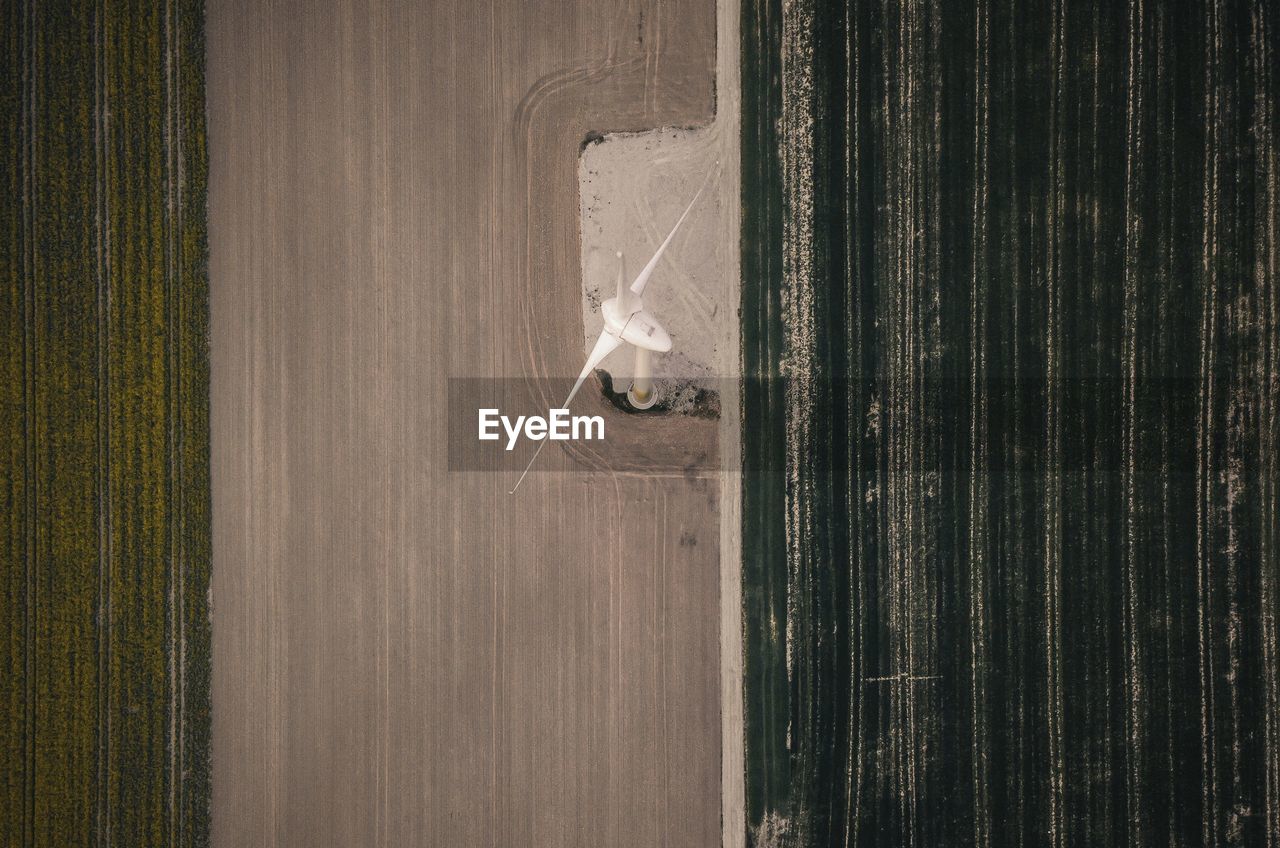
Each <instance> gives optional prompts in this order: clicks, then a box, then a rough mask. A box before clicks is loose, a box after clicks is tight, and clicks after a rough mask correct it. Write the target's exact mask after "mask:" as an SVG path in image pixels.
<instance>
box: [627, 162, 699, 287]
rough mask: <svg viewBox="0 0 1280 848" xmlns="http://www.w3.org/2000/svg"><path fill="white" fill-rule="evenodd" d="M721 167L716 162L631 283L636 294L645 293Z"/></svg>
mask: <svg viewBox="0 0 1280 848" xmlns="http://www.w3.org/2000/svg"><path fill="white" fill-rule="evenodd" d="M719 168H720V163H719V162H716V164H715V165H714V166H713V167H712V168H711V170H710V171H708V172H707V175H706V176H705V177H703V179H702V185H700V186H699V187H698V192H697V193H696V194H695V195H694V196H693V200H690V201H689V205H688V206H686V207H685V210H684V214H682V215H681V216H680V219H679V220H678V221H676V225H675V226H674V227H672V228H671V232H670V233H668V234H667V237H666V239H665V240H664V241H663V242H662V244H661V245H659V246H658V252H657V253H655V254H653V258H652V259H650V260H649V264H647V265H645V266H644V270H642V271H641V272H640V276H638V277H636V278H635V281H634V282H632V283H631V291H632V292H633V293H635V294H636V295H642V294H644V287H645V286H647V285H648V284H649V278H650V277H652V276H653V270H654V269H655V268H657V267H658V262H659V261H660V260H661V259H662V254H663V251H665V250H666V249H667V245H669V244H671V240H672V239H673V238H675V237H676V232H677V231H678V230H679V229H680V225H681V224H683V223H684V219H685V218H688V217H689V213H690V212H692V211H693V205H694V204H695V203H697V202H698V198H699V197H702V192H703V190H704V189H706V187H707V183H708V182H710V181H711V176H712V175H713V174H714V173H715V172H716V171H717V170H718V169H719Z"/></svg>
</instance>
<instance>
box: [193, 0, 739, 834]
mask: <svg viewBox="0 0 1280 848" xmlns="http://www.w3.org/2000/svg"><path fill="white" fill-rule="evenodd" d="M715 43H716V10H715V4H714V2H711V0H698V2H680V3H669V2H667V3H658V2H644V3H630V2H626V3H619V2H599V1H598V0H566V2H556V3H536V4H535V3H523V2H517V0H501V2H496V3H473V2H471V0H443V2H425V0H418V2H408V1H407V0H390V2H353V1H352V0H320V2H310V3H305V4H304V3H260V2H249V0H210V2H209V4H208V88H209V118H210V154H211V181H210V242H211V280H212V299H213V307H212V308H213V314H212V322H213V326H212V347H213V351H212V353H213V398H212V412H213V483H214V580H213V583H214V585H213V610H214V611H213V621H214V680H213V687H214V691H213V702H214V730H213V735H214V744H213V756H214V799H213V818H214V844H215V845H216V846H221V848H232V846H236V848H239V846H256V845H296V846H308V848H312V846H328V845H333V846H354V845H360V846H378V845H413V846H423V845H439V846H470V845H500V846H524V845H532V846H553V845H554V846H567V845H584V846H599V845H610V846H627V845H657V844H669V845H681V846H684V845H697V846H708V845H715V844H718V843H719V841H720V819H721V783H720V781H721V742H720V739H721V723H720V710H721V686H720V673H721V663H720V649H719V644H720V602H721V600H720V571H719V569H720V555H719V551H720V545H721V543H720V538H721V536H720V534H721V526H720V512H721V506H720V501H721V496H720V491H721V490H720V483H719V482H718V481H717V480H716V479H714V478H713V477H706V476H702V477H699V476H698V475H686V476H682V475H680V474H679V473H672V474H659V475H637V474H631V473H627V471H626V468H625V467H622V466H618V467H611V466H610V465H609V463H610V462H611V460H609V459H607V458H606V457H603V456H598V455H589V456H584V457H583V459H584V460H585V461H586V462H587V464H588V465H594V466H595V467H596V468H597V469H598V470H597V471H596V472H595V473H590V474H586V473H545V472H544V473H539V474H534V475H531V476H530V477H529V479H527V480H526V481H525V482H524V484H523V487H522V489H521V490H520V492H519V493H518V494H517V495H516V496H514V497H509V496H508V495H507V493H506V492H507V489H508V488H509V487H510V485H511V484H512V482H513V481H514V474H511V473H485V472H483V471H477V472H470V473H458V472H450V471H449V470H448V467H447V466H448V451H449V449H450V448H449V445H448V444H447V443H446V438H445V419H446V394H447V380H448V378H450V377H514V378H528V380H529V385H530V386H531V387H532V388H533V391H534V392H535V393H536V392H544V388H543V383H542V381H541V379H540V378H541V377H542V376H543V375H554V376H557V377H566V376H573V375H575V374H576V372H577V370H578V368H579V367H580V363H581V361H582V359H581V357H582V354H583V351H582V349H581V341H582V338H583V328H582V326H581V321H582V317H581V306H580V304H581V298H582V291H581V274H580V270H579V268H580V253H579V251H580V248H579V205H578V182H577V180H578V175H577V159H578V155H579V149H580V145H581V143H582V141H583V139H584V138H586V136H587V134H588V133H589V132H606V131H635V130H644V129H648V128H651V127H657V126H692V125H701V124H706V123H708V122H709V121H710V120H711V118H712V115H713V108H714V70H715ZM655 226H656V225H655ZM535 325H537V326H538V327H539V328H540V329H539V330H538V331H537V332H533V331H531V328H532V327H534V326H535ZM583 397H584V400H583V407H582V409H585V410H590V409H592V408H596V407H598V408H601V409H603V407H602V406H600V404H601V401H600V399H599V391H598V390H597V389H594V388H591V387H589V389H588V390H587V391H586V392H584V395H583ZM575 409H576V410H578V409H580V407H579V405H578V404H577V403H576V402H575ZM606 414H607V415H610V416H612V417H611V418H610V426H611V427H614V429H615V430H617V426H623V425H618V424H617V421H616V417H617V415H618V414H619V413H616V412H607V413H606ZM615 425H617V426H615ZM633 425H634V426H633ZM626 426H627V427H630V429H626V427H624V429H626V432H628V433H631V434H632V436H630V437H629V438H634V439H636V440H644V439H647V438H651V437H652V436H653V435H655V434H660V435H661V436H662V443H663V445H664V450H666V451H667V452H668V453H669V456H666V457H665V461H666V463H667V465H669V466H670V467H671V468H674V469H678V468H679V467H680V466H681V463H682V462H684V461H685V459H686V458H687V456H689V455H692V454H695V453H698V452H704V453H705V452H706V451H707V450H712V451H714V450H716V449H717V438H718V437H717V430H716V426H715V424H714V422H711V423H706V422H703V423H687V424H681V425H679V426H672V425H671V424H670V422H666V423H665V425H664V423H663V422H662V421H657V420H650V421H648V422H643V423H640V424H634V419H632V425H626ZM646 428H647V429H646ZM569 462H570V460H569V459H568V458H567V457H566V456H565V455H564V454H563V453H561V452H560V451H558V450H555V449H548V450H546V451H544V452H543V455H542V457H541V458H540V459H539V464H540V467H543V468H545V469H547V470H549V471H550V470H555V469H557V468H564V467H565V466H566V464H567V463H569Z"/></svg>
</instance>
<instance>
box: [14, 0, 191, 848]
mask: <svg viewBox="0 0 1280 848" xmlns="http://www.w3.org/2000/svg"><path fill="white" fill-rule="evenodd" d="M0 14H3V23H0V39H2V40H3V48H2V51H0V52H2V55H0V62H3V67H0V98H3V103H2V104H0V133H2V135H3V150H4V155H3V160H2V167H0V239H2V240H3V245H2V247H0V262H2V263H3V271H2V272H0V369H3V373H2V374H0V428H3V433H4V439H3V442H2V443H0V480H3V486H4V490H3V495H2V497H3V509H0V593H2V597H0V746H2V747H0V844H3V845H5V846H23V845H25V846H36V845H40V846H57V847H58V848H61V846H84V845H108V844H109V845H121V846H125V845H127V846H149V845H174V846H180V845H196V844H204V843H205V842H207V834H208V818H209V816H208V803H209V763H208V750H209V619H208V615H209V610H208V587H209V558H210V552H209V487H208V473H209V472H208V469H209V460H208V451H209V434H208V387H209V373H208V338H207V323H208V320H207V316H208V282H207V271H206V247H205V214H204V206H205V198H204V193H205V179H206V159H205V137H204V134H205V127H204V82H203V45H202V20H201V16H202V7H201V4H199V3H192V2H169V3H164V4H153V3H145V2H132V3H104V2H99V3H96V4H95V3H91V2H84V3H80V2H70V3H67V2H50V3H43V2H42V3H36V2H25V3H23V2H6V3H4V4H3V10H2V12H0Z"/></svg>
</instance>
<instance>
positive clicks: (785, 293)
mask: <svg viewBox="0 0 1280 848" xmlns="http://www.w3.org/2000/svg"><path fill="white" fill-rule="evenodd" d="M1277 26H1280V21H1278V20H1277V10H1276V8H1275V6H1274V4H1271V3H1265V2H1227V1H1226V0H1209V2H1204V3H1160V2H1150V1H1149V0H1130V2H1128V3H1110V2H1101V0H1094V2H1080V3H1076V2H1065V0H1058V2H1052V0H1048V1H1047V2H1032V3H1015V2H1005V0H977V2H973V3H969V2H964V3H950V2H946V3H944V2H941V0H933V2H919V3H916V2H898V0H874V1H873V2H867V3H862V2H858V3H848V4H844V5H841V4H823V3H816V2H813V0H797V2H788V3H786V4H783V3H781V2H776V0H748V2H747V3H746V4H745V7H744V17H743V29H742V38H743V44H742V46H743V86H744V91H743V104H744V114H743V127H744V136H743V144H744V149H743V161H744V173H743V176H744V209H743V216H744V217H743V273H744V279H743V305H742V321H743V324H742V328H743V336H744V351H743V362H744V367H745V369H746V373H747V374H748V376H749V377H750V378H752V381H753V382H752V383H749V384H748V387H747V391H746V393H745V406H744V415H745V420H744V426H743V434H744V450H743V454H744V456H745V457H746V462H745V467H744V472H745V473H744V478H743V480H744V483H743V506H744V523H743V552H744V568H745V572H744V613H745V627H746V632H745V639H746V645H747V657H746V693H745V704H746V722H747V728H746V730H747V740H746V741H747V764H748V770H747V806H748V826H749V830H750V833H751V837H752V839H753V840H754V842H755V844H757V845H762V846H763V845H875V846H890V845H893V846H896V845H903V846H906V845H917V846H948V848H958V846H965V845H982V846H990V845H995V846H1010V847H1011V848H1012V846H1038V845H1043V846H1065V845H1079V846H1133V847H1134V848H1137V846H1144V845H1161V846H1168V845H1198V846H1219V845H1221V846H1227V845H1249V846H1270V848H1274V846H1277V845H1280V690H1278V688H1277V669H1278V666H1277V631H1276V616H1277V609H1278V603H1277V581H1278V580H1280V565H1278V563H1277V546H1276V542H1277V526H1278V522H1280V516H1278V514H1277V502H1276V490H1277V484H1278V483H1280V468H1278V467H1277V452H1278V451H1280V438H1278V431H1277V427H1278V423H1277V409H1278V404H1280V292H1278V291H1277V242H1278V239H1280V232H1278V223H1277V222H1278V217H1277V215H1278V211H1280V209H1278V204H1280V191H1278V182H1277V176H1278V171H1280V162H1278V159H1277V157H1278V153H1280V149H1278V146H1277V141H1276V132H1277V88H1276V79H1277V74H1278V73H1280V68H1278V67H1277V44H1278V36H1277Z"/></svg>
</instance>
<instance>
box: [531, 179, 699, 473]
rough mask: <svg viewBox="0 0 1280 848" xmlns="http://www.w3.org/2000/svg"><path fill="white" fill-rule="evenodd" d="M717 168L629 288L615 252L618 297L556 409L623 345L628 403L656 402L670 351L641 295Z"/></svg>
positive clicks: (605, 309) (604, 311) (605, 307)
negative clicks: (630, 360) (658, 366)
mask: <svg viewBox="0 0 1280 848" xmlns="http://www.w3.org/2000/svg"><path fill="white" fill-rule="evenodd" d="M718 167H720V163H719V162H716V163H715V166H713V167H712V169H711V170H710V171H708V172H707V176H706V177H704V178H703V180H702V185H701V186H699V187H698V191H697V193H695V194H694V195H693V200H690V201H689V205H688V206H686V207H685V210H684V213H683V214H681V215H680V218H679V219H678V220H677V221H676V223H675V226H674V227H672V228H671V232H670V233H668V234H667V237H666V238H665V239H664V240H663V242H662V244H660V245H658V250H657V252H656V253H654V254H653V258H652V259H650V260H649V261H648V262H647V263H646V264H645V266H644V268H642V269H641V271H640V273H639V275H637V276H636V278H635V279H634V280H632V281H631V285H630V286H628V285H627V274H626V263H625V261H624V260H623V256H622V251H618V254H617V255H618V294H617V296H616V297H611V298H609V299H608V300H606V301H605V302H604V303H603V304H601V306H600V315H601V317H603V318H604V328H603V329H602V330H601V331H600V336H599V338H597V339H596V344H595V347H593V348H592V349H591V354H590V355H589V356H588V357H587V364H586V365H584V366H582V373H581V374H579V375H578V379H577V381H576V382H575V383H574V384H573V388H572V389H570V390H569V396H568V397H566V398H565V399H564V403H562V404H560V406H559V407H557V409H567V408H568V406H569V402H570V401H571V400H573V396H574V395H576V394H577V393H578V389H580V388H582V384H583V383H584V382H585V381H586V379H587V377H588V376H589V375H590V374H591V372H592V371H593V370H594V369H595V367H596V366H597V365H599V364H600V363H601V362H602V361H603V360H604V358H605V357H606V356H608V355H609V354H611V353H613V352H614V351H615V350H617V349H618V347H619V346H621V345H622V344H623V343H624V342H625V343H627V344H629V345H631V346H632V347H634V348H635V349H636V367H635V370H634V371H633V372H632V374H633V376H632V380H631V388H629V389H627V400H628V401H630V403H631V405H632V406H633V407H635V408H636V409H648V408H650V407H651V406H653V405H654V403H655V402H656V401H657V395H656V394H654V391H653V354H654V353H666V352H667V351H669V350H671V336H669V335H667V331H666V330H664V329H662V325H661V324H659V323H658V321H657V319H656V318H654V317H653V315H652V314H650V313H649V312H648V311H646V310H645V308H644V301H642V300H641V297H642V295H644V289H645V286H647V285H648V284H649V278H650V277H652V276H653V272H654V269H656V268H657V267H658V262H659V261H660V260H661V259H662V254H663V253H664V252H665V251H666V249H667V246H668V245H669V244H671V240H672V239H673V238H675V236H676V233H677V232H678V231H679V229H680V225H681V224H683V223H684V219H685V218H688V217H689V213H690V212H692V211H693V207H694V205H695V204H696V203H697V202H698V198H700V197H701V196H702V192H703V190H705V189H706V187H707V183H708V182H709V181H710V180H711V177H712V175H713V174H714V173H715V172H716V168H718ZM548 441H550V440H549V439H543V440H542V441H540V442H539V443H538V448H537V450H535V451H534V452H533V456H532V457H530V458H529V464H528V465H526V466H525V467H524V472H523V473H521V475H520V479H519V480H517V481H516V484H515V485H514V486H512V487H511V491H510V492H508V493H507V494H509V495H514V494H515V492H516V489H518V488H520V484H521V483H523V482H524V478H525V475H527V474H528V473H529V469H530V468H532V467H533V463H534V461H535V460H536V459H537V458H538V454H540V453H542V447H543V445H545V444H546V443H547V442H548Z"/></svg>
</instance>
